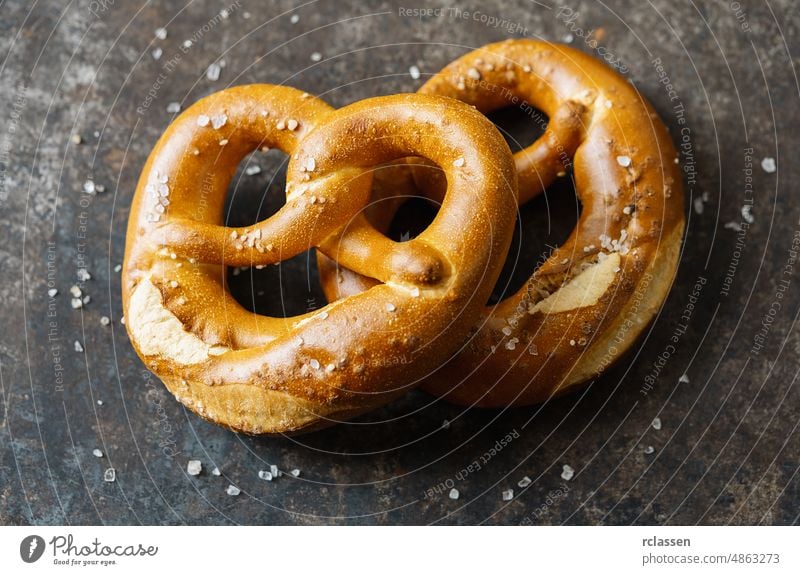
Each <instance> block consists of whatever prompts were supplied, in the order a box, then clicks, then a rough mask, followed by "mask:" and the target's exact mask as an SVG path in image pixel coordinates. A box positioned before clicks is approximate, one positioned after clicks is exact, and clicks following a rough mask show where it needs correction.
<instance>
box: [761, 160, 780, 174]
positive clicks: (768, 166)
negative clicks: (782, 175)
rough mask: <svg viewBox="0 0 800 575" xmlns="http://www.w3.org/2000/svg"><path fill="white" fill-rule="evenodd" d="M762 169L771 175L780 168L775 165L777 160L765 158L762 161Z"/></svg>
mask: <svg viewBox="0 0 800 575" xmlns="http://www.w3.org/2000/svg"><path fill="white" fill-rule="evenodd" d="M761 169H762V170H764V171H765V172H767V173H768V174H771V173H773V172H774V171H775V170H777V169H778V166H777V164H776V163H775V158H764V159H763V160H761Z"/></svg>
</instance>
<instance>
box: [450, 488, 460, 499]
mask: <svg viewBox="0 0 800 575" xmlns="http://www.w3.org/2000/svg"><path fill="white" fill-rule="evenodd" d="M459 495H461V494H460V493H459V492H458V489H456V488H455V487H454V488H453V489H451V490H450V493H448V497H450V499H458V497H459Z"/></svg>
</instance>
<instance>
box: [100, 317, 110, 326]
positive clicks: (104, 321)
mask: <svg viewBox="0 0 800 575" xmlns="http://www.w3.org/2000/svg"><path fill="white" fill-rule="evenodd" d="M110 323H111V319H110V318H109V317H108V316H107V315H104V316H101V317H100V325H109V324H110Z"/></svg>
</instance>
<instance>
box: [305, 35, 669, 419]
mask: <svg viewBox="0 0 800 575" xmlns="http://www.w3.org/2000/svg"><path fill="white" fill-rule="evenodd" d="M420 92H421V93H428V94H440V95H445V96H449V97H452V98H457V99H459V100H461V101H464V102H466V103H468V104H471V105H474V106H475V107H476V108H477V109H478V110H480V111H482V112H489V111H492V110H494V109H497V108H500V107H503V106H508V105H518V104H520V103H521V102H526V103H528V104H530V105H532V106H535V107H536V108H539V109H541V110H542V111H544V112H545V113H546V114H547V115H548V116H549V117H550V122H549V124H548V127H547V130H546V132H545V134H544V136H543V137H542V138H541V139H539V140H537V142H535V143H534V144H533V145H532V146H530V147H528V148H526V149H525V150H522V151H521V152H518V153H517V154H515V161H516V166H517V170H518V172H519V182H520V200H521V201H525V200H527V199H529V198H531V197H533V196H534V195H536V194H537V193H539V191H541V190H542V189H543V188H544V187H545V186H546V185H547V184H549V183H550V182H551V181H552V180H553V179H554V178H555V177H557V176H559V175H563V172H565V171H566V165H569V162H570V159H571V158H573V161H572V166H573V170H574V178H575V186H576V189H577V194H578V196H579V198H580V200H581V203H582V205H583V212H582V214H581V217H580V220H579V222H578V225H577V226H576V228H575V230H574V231H573V233H572V234H571V235H570V237H569V238H568V239H567V241H566V242H565V243H564V245H562V246H561V247H559V248H558V249H557V250H555V251H554V252H553V253H552V254H551V256H550V257H549V258H548V259H547V260H546V261H545V262H544V264H543V265H541V266H540V267H539V268H538V269H537V270H536V271H535V272H534V274H533V275H532V276H531V278H530V279H529V280H528V282H527V283H526V285H525V286H523V288H522V289H520V290H519V291H518V292H517V293H516V294H514V295H512V296H510V297H508V298H507V299H505V300H504V301H502V302H501V303H500V304H498V305H497V306H495V307H493V308H487V309H485V310H484V312H483V314H482V317H481V319H480V320H479V321H478V322H477V323H476V324H475V326H474V328H473V333H472V334H471V337H469V338H468V342H467V344H466V347H465V348H464V349H463V350H461V352H460V353H458V354H457V355H456V356H455V357H452V358H450V359H449V360H448V361H447V362H446V364H445V365H444V366H443V367H442V368H441V369H440V370H439V371H438V372H437V373H436V374H435V377H431V378H429V379H428V380H427V381H426V382H425V384H424V386H423V387H424V389H426V390H428V391H430V392H432V393H434V394H436V395H440V396H443V397H444V398H446V399H447V400H448V401H451V402H453V403H457V404H461V405H478V406H483V407H503V406H510V405H527V404H533V403H538V402H541V401H543V400H545V399H547V398H549V397H552V396H553V395H554V394H558V393H562V392H564V391H566V390H567V389H569V388H571V387H573V386H575V385H577V384H580V383H582V382H585V381H587V380H588V379H590V378H592V377H594V376H595V375H597V374H598V373H600V372H601V371H603V370H604V369H605V368H606V367H607V366H608V365H610V364H611V363H613V362H614V361H615V360H616V359H618V358H619V357H620V356H621V355H622V354H623V353H624V352H625V351H626V350H627V349H628V348H629V347H630V346H631V345H632V344H633V342H634V341H635V339H636V338H637V336H638V335H639V334H640V333H641V332H642V331H643V330H644V329H645V327H646V326H647V325H648V322H649V321H650V320H651V319H652V318H653V317H654V315H655V314H656V313H657V311H658V309H659V308H660V306H661V304H662V302H663V301H664V299H665V298H666V295H667V293H668V291H669V288H670V285H671V283H672V280H673V277H674V275H675V272H676V269H677V264H678V255H679V251H680V244H681V237H682V235H683V227H684V215H683V188H682V182H681V178H680V173H679V169H678V165H677V154H676V152H675V149H674V147H673V145H672V142H671V140H670V138H669V134H668V133H667V130H666V128H665V127H664V125H663V124H662V122H661V121H660V119H659V118H658V117H657V115H656V113H655V112H654V111H653V109H652V107H651V106H650V105H649V104H648V103H647V102H646V101H645V100H644V98H643V97H642V96H641V95H640V94H639V93H638V92H637V91H636V90H635V89H634V88H633V87H632V86H631V85H630V84H629V83H628V82H627V81H626V80H625V79H624V78H622V77H621V76H619V75H618V74H617V73H616V72H614V71H613V70H611V69H610V68H607V67H606V66H605V65H603V64H601V63H600V62H598V61H596V60H594V59H593V58H591V57H589V56H587V55H585V54H583V53H581V52H579V51H577V50H574V49H571V48H568V47H565V46H561V45H554V44H548V43H544V42H539V41H534V40H508V41H505V42H500V43H497V44H491V45H488V46H485V47H483V48H480V49H478V50H475V51H474V52H471V53H469V54H466V55H465V56H463V57H462V58H459V59H458V60H456V61H455V62H453V63H451V64H450V65H448V66H447V67H446V68H444V70H442V71H441V72H440V73H439V74H437V75H436V76H434V77H433V78H432V79H431V80H430V81H428V82H427V83H426V84H425V85H424V86H423V87H422V88H421V89H420ZM565 162H566V163H565ZM415 176H416V179H417V183H418V184H420V187H421V189H423V190H425V193H427V194H428V195H429V196H432V197H434V198H438V197H439V196H440V191H439V188H440V185H441V178H440V177H438V176H437V175H436V172H435V171H433V170H423V169H416V170H415ZM389 185H391V184H389ZM395 185H398V186H399V185H401V182H397V183H396V184H395ZM387 219H388V218H387V217H386V216H384V217H383V220H384V221H386V220H387ZM319 263H320V270H321V277H322V281H323V287H324V289H325V293H326V295H327V296H328V298H329V299H330V300H331V301H333V300H335V299H336V298H337V297H342V296H344V295H348V294H353V293H357V292H358V291H360V290H363V289H365V288H366V287H368V286H370V285H372V283H373V282H372V281H371V280H369V279H368V278H363V277H359V276H358V275H357V274H354V273H352V272H351V271H349V270H347V269H344V268H341V267H340V268H338V270H337V269H336V264H335V263H334V262H331V261H330V260H327V259H325V258H324V257H323V256H320V257H319Z"/></svg>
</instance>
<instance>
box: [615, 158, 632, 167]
mask: <svg viewBox="0 0 800 575" xmlns="http://www.w3.org/2000/svg"><path fill="white" fill-rule="evenodd" d="M617 163H618V164H619V165H620V166H622V167H623V168H627V167H628V166H630V165H631V159H630V157H629V156H617Z"/></svg>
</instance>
